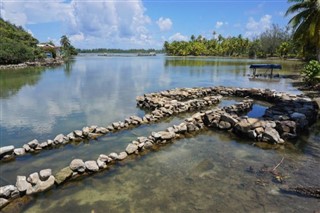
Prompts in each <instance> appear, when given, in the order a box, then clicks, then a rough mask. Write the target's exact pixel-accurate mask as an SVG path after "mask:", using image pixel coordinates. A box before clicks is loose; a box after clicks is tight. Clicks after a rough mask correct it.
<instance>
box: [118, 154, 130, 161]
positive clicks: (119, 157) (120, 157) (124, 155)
mask: <svg viewBox="0 0 320 213" xmlns="http://www.w3.org/2000/svg"><path fill="white" fill-rule="evenodd" d="M127 156H128V154H127V152H120V153H119V155H118V160H124V159H125V158H126V157H127Z"/></svg>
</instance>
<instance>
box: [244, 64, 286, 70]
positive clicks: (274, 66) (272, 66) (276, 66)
mask: <svg viewBox="0 0 320 213" xmlns="http://www.w3.org/2000/svg"><path fill="white" fill-rule="evenodd" d="M250 68H253V69H257V68H258V69H259V68H260V69H282V66H281V65H280V64H251V65H250Z"/></svg>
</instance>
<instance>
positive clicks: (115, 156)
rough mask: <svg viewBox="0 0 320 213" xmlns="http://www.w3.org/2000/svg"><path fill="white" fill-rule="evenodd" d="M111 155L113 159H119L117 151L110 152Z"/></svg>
mask: <svg viewBox="0 0 320 213" xmlns="http://www.w3.org/2000/svg"><path fill="white" fill-rule="evenodd" d="M109 157H110V158H111V159H112V160H118V154H117V153H115V152H112V153H110V154H109Z"/></svg>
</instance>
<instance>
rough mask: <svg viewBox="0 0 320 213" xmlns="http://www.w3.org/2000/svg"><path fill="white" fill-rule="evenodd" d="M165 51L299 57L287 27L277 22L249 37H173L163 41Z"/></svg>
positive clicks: (174, 53)
mask: <svg viewBox="0 0 320 213" xmlns="http://www.w3.org/2000/svg"><path fill="white" fill-rule="evenodd" d="M164 50H165V52H166V53H167V54H168V55H178V56H188V55H193V56H228V57H250V58H256V57H258V58H266V57H275V56H276V57H282V58H288V57H300V55H299V54H300V52H301V51H297V50H296V49H295V48H294V45H293V41H292V36H291V35H290V33H289V28H280V27H279V26H278V25H272V27H271V28H270V29H268V30H266V31H265V32H263V33H262V34H261V35H260V36H259V37H258V38H256V39H254V40H249V39H248V38H243V36H242V35H241V34H240V35H238V36H237V37H234V36H233V37H226V38H225V37H223V36H222V35H220V34H219V35H218V36H216V33H215V32H214V33H213V38H212V39H206V38H204V37H202V36H201V35H199V36H198V37H197V38H195V36H194V35H192V36H191V38H190V41H173V42H171V43H169V42H167V41H166V42H165V43H164Z"/></svg>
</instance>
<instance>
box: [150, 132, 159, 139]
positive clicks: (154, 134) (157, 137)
mask: <svg viewBox="0 0 320 213" xmlns="http://www.w3.org/2000/svg"><path fill="white" fill-rule="evenodd" d="M151 136H152V137H154V138H155V139H159V138H160V137H161V135H160V134H159V133H157V132H152V133H151Z"/></svg>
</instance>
